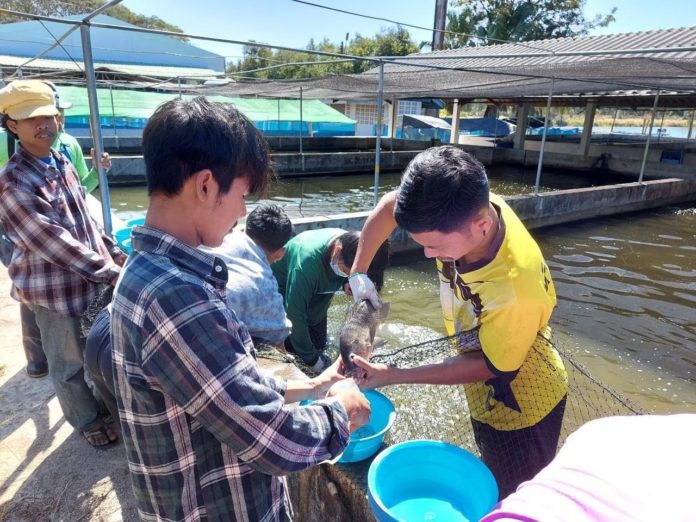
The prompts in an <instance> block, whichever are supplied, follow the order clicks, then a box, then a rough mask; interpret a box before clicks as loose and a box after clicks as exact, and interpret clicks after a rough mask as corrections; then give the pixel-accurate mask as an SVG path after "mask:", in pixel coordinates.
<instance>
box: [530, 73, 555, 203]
mask: <svg viewBox="0 0 696 522" xmlns="http://www.w3.org/2000/svg"><path fill="white" fill-rule="evenodd" d="M554 81H555V79H554V78H551V88H550V89H549V97H548V99H547V100H546V116H545V117H544V132H543V134H542V135H541V150H540V151H539V164H538V165H537V174H536V181H535V182H534V195H535V196H536V195H537V194H539V184H540V183H541V166H542V165H543V164H544V146H545V145H546V131H547V130H548V128H549V120H550V119H551V97H552V96H553V83H554Z"/></svg>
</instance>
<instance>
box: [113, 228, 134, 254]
mask: <svg viewBox="0 0 696 522" xmlns="http://www.w3.org/2000/svg"><path fill="white" fill-rule="evenodd" d="M114 240H116V243H117V244H118V246H119V247H121V248H122V249H123V251H124V252H126V253H127V254H130V253H131V227H126V228H119V229H118V230H115V231H114Z"/></svg>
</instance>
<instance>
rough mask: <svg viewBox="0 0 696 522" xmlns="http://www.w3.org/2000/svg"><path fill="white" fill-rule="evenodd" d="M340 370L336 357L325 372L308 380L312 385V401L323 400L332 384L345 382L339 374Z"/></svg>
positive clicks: (339, 361) (339, 360)
mask: <svg viewBox="0 0 696 522" xmlns="http://www.w3.org/2000/svg"><path fill="white" fill-rule="evenodd" d="M341 368H342V362H341V358H340V357H338V358H336V360H335V361H334V363H333V364H332V365H331V366H329V367H328V368H327V369H326V370H324V371H323V372H321V373H320V374H319V375H317V376H316V377H314V378H313V379H310V381H311V382H312V385H313V389H312V399H315V400H316V399H323V398H324V397H326V394H327V393H328V391H329V389H331V387H332V386H333V385H334V384H336V383H337V382H340V381H344V380H346V378H345V376H344V375H342V373H341Z"/></svg>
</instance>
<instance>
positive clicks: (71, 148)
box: [0, 130, 99, 194]
mask: <svg viewBox="0 0 696 522" xmlns="http://www.w3.org/2000/svg"><path fill="white" fill-rule="evenodd" d="M52 147H53V148H54V149H56V150H57V151H58V152H62V153H63V154H65V156H67V157H68V159H69V160H70V163H72V164H73V166H74V167H75V170H76V171H77V175H78V177H79V178H80V183H82V186H83V187H85V191H87V193H88V194H89V193H90V192H92V191H93V190H94V189H95V188H97V187H98V186H99V173H98V172H97V170H96V169H94V168H93V169H92V170H88V169H87V163H85V157H84V155H83V154H82V147H80V144H79V143H78V142H77V140H76V139H75V138H74V137H72V136H71V135H70V134H67V133H65V132H60V133H58V136H56V139H55V141H54V142H53V145H52ZM9 159H10V158H9V154H8V152H7V133H6V132H5V131H4V130H0V168H2V167H4V166H5V164H6V163H7V162H8V161H9Z"/></svg>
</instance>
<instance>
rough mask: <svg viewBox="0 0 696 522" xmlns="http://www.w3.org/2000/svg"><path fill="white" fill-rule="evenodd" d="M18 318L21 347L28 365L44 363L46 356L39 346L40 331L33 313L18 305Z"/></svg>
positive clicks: (41, 346) (27, 308) (22, 304)
mask: <svg viewBox="0 0 696 522" xmlns="http://www.w3.org/2000/svg"><path fill="white" fill-rule="evenodd" d="M19 317H20V319H21V321H22V346H23V347H24V356H25V357H26V358H27V362H28V363H46V354H45V353H44V350H43V345H42V344H41V330H39V325H38V324H36V315H35V314H34V311H33V310H32V309H31V308H29V307H28V306H27V305H26V304H24V303H20V305H19Z"/></svg>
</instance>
